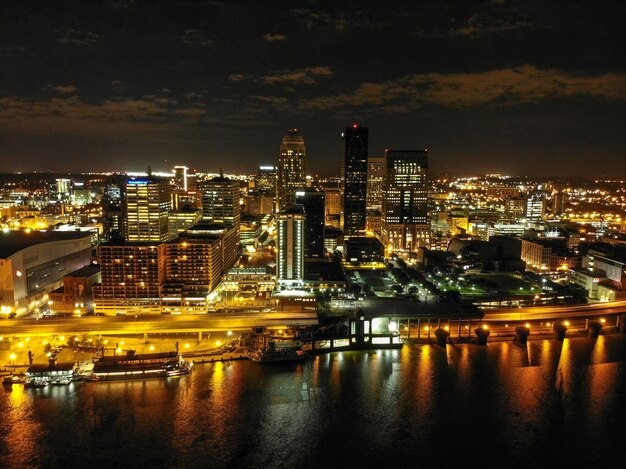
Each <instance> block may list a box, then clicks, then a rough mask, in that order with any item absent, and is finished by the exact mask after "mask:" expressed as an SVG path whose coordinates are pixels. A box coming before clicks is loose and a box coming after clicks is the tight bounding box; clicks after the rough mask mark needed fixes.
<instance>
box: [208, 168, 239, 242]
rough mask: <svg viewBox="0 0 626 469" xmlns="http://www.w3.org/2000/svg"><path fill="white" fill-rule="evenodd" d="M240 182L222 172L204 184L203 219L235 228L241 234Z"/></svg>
mask: <svg viewBox="0 0 626 469" xmlns="http://www.w3.org/2000/svg"><path fill="white" fill-rule="evenodd" d="M239 196H240V191H239V184H238V183H237V181H233V180H231V179H229V178H227V177H225V176H224V174H223V173H220V175H219V176H216V177H214V178H212V179H209V180H208V181H206V182H204V183H203V184H202V221H203V222H208V223H219V224H222V225H224V226H225V227H227V228H234V229H235V230H236V231H237V235H239V225H240V219H241V206H240V205H239Z"/></svg>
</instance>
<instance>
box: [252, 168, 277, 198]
mask: <svg viewBox="0 0 626 469" xmlns="http://www.w3.org/2000/svg"><path fill="white" fill-rule="evenodd" d="M256 190H257V192H258V193H260V194H262V195H272V196H273V195H275V194H276V168H275V167H274V166H259V171H258V172H257V174H256Z"/></svg>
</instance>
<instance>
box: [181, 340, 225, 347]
mask: <svg viewBox="0 0 626 469" xmlns="http://www.w3.org/2000/svg"><path fill="white" fill-rule="evenodd" d="M218 342H219V341H218ZM185 348H189V344H185Z"/></svg>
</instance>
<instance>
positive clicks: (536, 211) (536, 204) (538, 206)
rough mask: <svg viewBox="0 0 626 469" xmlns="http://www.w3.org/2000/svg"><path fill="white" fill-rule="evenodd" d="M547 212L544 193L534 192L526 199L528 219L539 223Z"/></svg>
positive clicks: (530, 221)
mask: <svg viewBox="0 0 626 469" xmlns="http://www.w3.org/2000/svg"><path fill="white" fill-rule="evenodd" d="M545 214H546V199H545V197H544V196H543V195H542V194H533V195H531V196H530V197H528V199H527V200H526V220H527V221H528V222H529V223H537V222H540V221H542V220H543V218H544V216H545Z"/></svg>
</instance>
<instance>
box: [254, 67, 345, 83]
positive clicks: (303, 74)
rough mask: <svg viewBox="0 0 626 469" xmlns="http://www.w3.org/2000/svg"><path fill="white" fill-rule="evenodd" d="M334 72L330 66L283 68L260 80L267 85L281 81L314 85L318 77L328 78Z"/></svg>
mask: <svg viewBox="0 0 626 469" xmlns="http://www.w3.org/2000/svg"><path fill="white" fill-rule="evenodd" d="M334 74H335V73H334V72H333V71H332V70H331V68H330V67H307V68H299V69H296V70H283V71H280V72H277V73H275V74H273V75H265V76H263V77H261V78H260V80H261V81H263V82H264V83H266V84H268V85H276V84H281V83H301V84H305V85H314V84H315V83H317V79H318V78H330V77H332V76H333V75H334Z"/></svg>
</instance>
